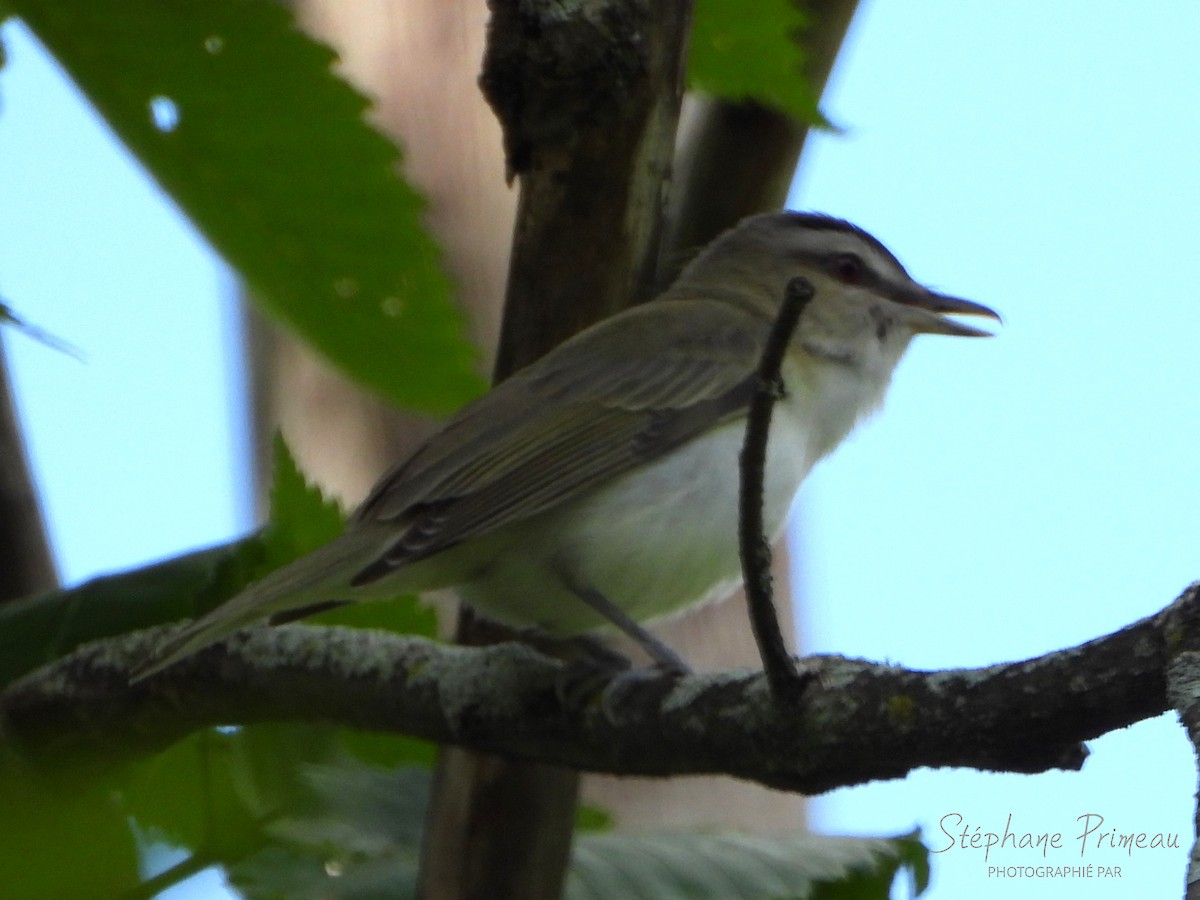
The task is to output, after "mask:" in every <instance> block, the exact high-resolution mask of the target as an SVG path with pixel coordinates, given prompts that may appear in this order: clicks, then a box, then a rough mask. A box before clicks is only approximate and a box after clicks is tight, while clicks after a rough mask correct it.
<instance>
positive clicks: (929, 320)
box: [888, 284, 1003, 337]
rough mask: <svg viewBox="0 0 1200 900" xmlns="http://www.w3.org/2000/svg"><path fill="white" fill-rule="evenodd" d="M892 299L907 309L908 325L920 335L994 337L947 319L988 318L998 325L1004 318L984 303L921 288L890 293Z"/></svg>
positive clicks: (909, 286) (917, 285)
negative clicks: (952, 317) (954, 317)
mask: <svg viewBox="0 0 1200 900" xmlns="http://www.w3.org/2000/svg"><path fill="white" fill-rule="evenodd" d="M888 299H889V300H892V301H894V302H895V303H899V304H901V305H902V306H905V307H907V308H908V309H907V310H906V315H905V316H904V319H905V321H906V322H907V323H908V325H909V327H911V328H912V329H913V330H914V331H916V332H917V333H918V334H952V335H958V336H959V337H991V336H992V333H991V332H990V331H984V330H982V329H980V328H973V327H971V326H970V325H963V324H962V323H961V322H957V321H955V320H954V319H950V318H947V316H987V317H988V318H991V319H995V320H996V321H997V322H1001V321H1003V320H1002V319H1001V318H1000V314H999V313H998V312H996V311H995V310H994V309H991V308H989V307H987V306H984V305H983V304H982V303H974V302H972V301H970V300H963V299H961V298H959V297H950V296H948V295H946V294H938V293H936V292H934V291H931V290H928V289H927V288H923V287H921V286H920V285H919V284H913V285H905V286H904V287H902V288H899V289H896V290H894V291H889V292H888Z"/></svg>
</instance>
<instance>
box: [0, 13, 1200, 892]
mask: <svg viewBox="0 0 1200 900" xmlns="http://www.w3.org/2000/svg"><path fill="white" fill-rule="evenodd" d="M914 17H916V18H914ZM1197 34H1200V6H1198V5H1197V4H1195V3H1192V2H1185V0H1175V2H1168V0H1160V2H1158V3H1155V4H1153V5H1152V6H1150V7H1146V8H1145V9H1144V10H1143V11H1142V13H1141V14H1140V15H1138V16H1131V15H1130V14H1129V9H1128V7H1126V6H1121V7H1118V6H1117V5H1116V4H1110V3H1084V2H1079V0H1076V2H1068V0H1055V2H1038V3H1032V2H1025V3H1016V4H986V5H985V4H964V3H955V2H949V0H941V2H928V3H923V4H908V3H905V4H901V3H884V2H874V3H867V4H865V8H864V9H863V10H862V12H861V14H860V16H859V19H858V21H857V22H856V24H855V26H854V28H853V30H852V33H851V36H850V39H849V40H848V42H847V45H846V48H845V51H844V53H843V56H842V59H841V60H840V63H839V66H838V69H837V71H836V73H835V77H834V79H833V83H832V84H831V87H830V91H829V94H828V95H827V98H826V102H825V107H826V111H827V113H828V114H829V115H830V116H831V117H832V118H833V119H834V120H835V121H836V122H838V123H839V124H841V125H842V126H844V127H845V129H846V130H845V133H844V134H841V135H822V136H820V137H818V138H816V139H815V140H814V141H813V142H812V145H811V146H810V149H809V152H808V154H807V157H806V159H805V160H804V165H803V167H802V170H801V171H802V174H801V177H800V178H799V180H798V183H797V186H796V190H795V192H794V203H795V205H797V206H798V207H800V208H809V209H820V210H823V211H827V212H831V213H834V214H837V215H840V216H844V217H846V218H849V219H851V220H853V221H855V222H857V223H858V224H860V225H862V226H863V227H865V228H867V229H868V230H870V231H872V232H873V233H874V234H876V235H877V236H878V237H879V238H880V239H882V240H883V241H884V242H885V243H887V244H888V245H889V246H890V247H891V248H892V250H894V251H895V252H896V254H897V255H898V256H899V257H900V258H901V259H902V260H903V261H904V262H905V263H906V264H907V265H908V267H909V269H910V271H912V273H913V274H914V275H915V276H916V277H917V278H920V279H923V280H925V281H927V282H930V283H932V284H934V285H936V286H937V287H939V288H941V289H944V290H946V291H948V292H951V293H956V294H959V295H962V296H966V297H970V298H972V299H975V300H978V301H980V302H983V303H986V304H988V305H990V306H993V307H995V308H997V309H998V310H1000V311H1001V312H1002V313H1003V314H1004V316H1005V320H1006V324H1005V326H1004V327H1003V328H1002V329H1000V333H999V336H998V337H996V338H995V339H993V340H991V341H986V342H985V341H967V340H955V339H950V338H940V337H925V338H921V339H919V340H918V341H917V342H916V343H915V345H914V347H913V349H912V352H911V354H910V356H909V358H908V359H907V360H906V361H905V362H904V364H903V365H902V366H901V369H900V371H899V372H898V374H897V377H896V382H895V385H894V389H893V391H892V394H891V397H890V400H889V402H888V404H887V407H886V409H885V410H884V411H883V412H882V413H881V414H880V415H879V416H877V417H876V418H875V419H874V420H873V421H872V422H870V423H868V424H867V425H866V426H865V427H864V428H862V429H861V430H860V431H859V433H858V434H857V435H856V436H855V437H854V438H853V439H852V440H851V442H850V443H849V445H848V446H846V447H844V448H843V449H842V450H840V451H839V453H838V454H836V456H835V457H834V458H833V459H832V460H830V461H829V462H828V463H826V464H824V465H822V466H821V467H820V468H819V469H818V470H817V472H816V473H814V475H813V477H812V479H810V482H809V484H808V485H807V486H806V488H805V490H804V494H803V498H802V500H803V502H802V506H801V514H800V516H799V523H798V524H799V528H798V532H799V536H798V541H799V543H800V546H801V550H800V552H799V553H798V554H797V559H798V561H799V566H800V571H799V572H798V573H797V580H798V582H799V583H801V584H802V586H803V593H804V596H805V598H806V605H805V607H804V610H803V611H802V613H801V616H800V618H801V621H802V622H803V627H804V629H805V635H806V643H807V645H808V647H809V648H810V649H812V650H816V651H822V652H839V653H846V654H849V655H858V656H865V657H869V658H872V659H888V660H892V661H895V662H898V663H902V664H906V665H913V666H922V667H945V666H960V665H984V664H988V663H992V662H996V661H1000V660H1008V659H1019V658H1022V657H1025V656H1028V655H1032V654H1037V653H1041V652H1045V651H1047V650H1052V649H1055V648H1058V647H1062V646H1066V645H1069V644H1074V643H1077V642H1080V641H1083V640H1086V639H1088V638H1091V637H1094V636H1097V635H1100V634H1103V633H1106V632H1108V631H1110V630H1112V629H1114V628H1117V627H1119V626H1121V625H1123V624H1125V623H1127V622H1129V621H1131V620H1133V619H1135V618H1138V617H1140V616H1144V615H1147V614H1149V613H1152V612H1154V611H1155V610H1157V609H1159V608H1160V607H1162V606H1163V605H1165V604H1166V603H1167V602H1169V601H1170V600H1171V599H1172V598H1173V597H1174V596H1175V595H1176V594H1177V593H1178V592H1179V591H1180V590H1181V589H1182V588H1183V587H1184V586H1185V585H1186V584H1187V583H1188V582H1189V581H1190V580H1192V579H1195V578H1197V577H1200V553H1197V549H1198V547H1200V540H1198V538H1200V526H1198V525H1197V523H1196V516H1195V508H1196V503H1197V499H1198V498H1200V474H1198V472H1197V466H1196V464H1195V445H1196V442H1197V440H1198V438H1200V434H1198V428H1197V424H1196V423H1197V413H1198V411H1200V400H1198V397H1197V391H1196V387H1195V381H1196V377H1195V375H1194V372H1195V365H1194V361H1193V360H1194V357H1195V352H1194V349H1193V348H1194V343H1195V339H1196V338H1195V336H1196V335H1197V334H1200V304H1197V302H1196V300H1195V299H1194V294H1195V290H1194V288H1193V286H1192V284H1191V283H1190V278H1191V271H1190V268H1191V267H1190V264H1189V263H1190V261H1191V258H1192V256H1193V255H1194V254H1193V249H1192V243H1193V241H1194V240H1195V239H1196V234H1195V231H1196V228H1195V222H1196V212H1195V211H1196V210H1197V209H1200V175H1197V170H1196V165H1195V162H1194V157H1195V156H1196V152H1197V151H1196V148H1197V146H1200V128H1198V125H1197V123H1198V118H1200V117H1198V114H1197V112H1196V107H1197V93H1198V90H1200V60H1198V59H1197V57H1196V55H1195V53H1194V41H1195V36H1196V35H1197ZM4 38H5V42H6V45H7V48H8V50H9V54H10V61H9V64H8V66H7V67H6V68H5V69H4V70H3V71H0V103H2V104H3V105H2V108H0V210H3V211H4V214H3V215H2V216H0V296H3V297H4V298H5V299H6V300H7V302H9V303H10V304H11V305H12V306H13V307H14V308H15V309H16V310H17V311H18V312H19V313H20V314H22V315H24V316H26V317H27V318H29V319H30V320H32V321H33V322H35V323H37V324H38V325H41V326H43V327H45V328H48V329H50V330H52V331H55V332H57V333H58V334H60V335H62V336H63V337H64V338H67V339H68V340H70V341H71V342H73V343H74V344H76V345H78V346H79V347H81V348H82V350H83V351H84V353H85V354H86V356H87V362H86V363H85V364H82V365H81V364H80V363H78V362H76V361H75V360H73V359H70V358H69V357H66V356H63V355H61V354H57V353H54V352H52V351H50V350H47V349H45V348H44V347H41V346H39V345H36V344H32V343H31V342H30V341H28V340H26V339H25V338H23V337H22V336H20V335H16V334H12V333H9V332H6V333H5V334H4V340H5V345H6V348H7V350H8V352H9V353H10V359H11V362H12V367H13V370H14V377H15V380H16V384H17V389H18V393H19V398H20V403H21V409H22V412H23V414H24V415H25V418H26V423H27V428H28V434H29V440H30V443H31V447H32V451H33V454H34V458H35V466H36V469H37V474H38V479H39V485H40V487H41V489H42V491H43V495H44V497H45V500H46V505H47V511H48V515H49V519H50V522H51V528H52V531H53V534H54V538H55V542H56V547H57V550H58V553H59V556H60V559H61V560H62V566H63V572H64V575H65V577H66V578H67V580H68V581H77V580H79V579H82V578H85V577H87V576H88V575H91V574H93V573H96V572H100V571H107V570H111V569H117V568H122V567H126V566H131V565H136V564H140V563H142V562H145V561H147V560H149V559H153V558H157V557H162V556H166V555H172V554H175V553H178V552H181V551H183V550H186V549H189V548H191V547H194V546H198V545H202V544H207V543H211V542H213V541H216V540H220V539H223V538H225V537H227V536H229V535H231V534H233V533H235V532H236V531H238V530H239V529H240V528H244V527H246V525H247V524H248V518H247V513H246V510H247V508H248V506H247V504H246V502H245V500H244V499H242V498H241V496H240V494H239V493H238V491H237V490H236V488H235V487H234V485H235V484H236V483H237V482H238V480H239V478H240V475H239V474H238V473H240V471H241V463H240V461H239V460H240V459H241V458H242V456H243V454H242V450H241V448H242V438H241V437H240V432H241V429H240V424H241V418H242V413H241V412H240V410H239V408H238V406H237V400H236V398H237V396H238V393H239V384H240V377H241V376H240V374H239V369H238V363H237V354H238V349H239V348H238V346H237V340H236V323H235V319H234V313H233V307H232V301H231V291H230V285H231V283H232V280H231V277H230V276H229V275H228V274H227V273H226V272H225V270H224V269H223V268H222V267H221V266H220V264H219V263H217V262H215V261H214V260H213V259H212V258H211V257H210V255H209V254H208V253H207V251H205V250H204V248H203V247H202V246H201V245H200V244H199V242H198V240H197V238H196V236H195V234H194V232H193V231H192V230H191V229H190V228H189V227H188V226H187V225H186V224H183V223H181V222H180V221H179V219H178V217H177V216H176V215H175V214H174V213H173V212H172V210H171V209H170V207H169V205H166V204H164V202H163V200H162V197H161V194H160V192H158V191H157V189H156V188H154V187H153V186H152V185H147V184H146V183H145V180H144V178H142V176H141V175H140V174H139V173H138V171H137V170H136V168H135V167H133V166H132V165H131V164H130V163H129V161H128V159H127V157H126V155H125V154H124V152H123V151H122V150H120V149H119V148H116V147H114V146H113V145H112V142H111V140H110V138H109V137H108V136H107V134H106V133H105V132H104V130H103V128H102V127H101V128H98V127H97V126H96V124H95V117H94V116H93V115H92V114H91V113H90V112H88V111H86V110H85V109H82V108H81V107H80V105H79V103H78V101H77V100H75V99H74V98H73V97H72V95H71V93H70V91H69V90H67V89H66V88H64V87H63V85H62V83H61V79H60V78H59V77H58V76H56V75H55V74H54V72H53V70H52V69H51V68H50V67H49V66H48V65H47V63H46V62H45V61H44V60H43V59H41V58H40V55H39V53H38V51H37V50H36V49H35V48H34V46H33V45H32V44H31V43H30V42H29V41H28V40H27V39H26V37H25V35H24V34H23V32H22V31H21V30H20V29H19V28H17V27H13V26H8V27H6V28H5V29H4ZM181 334H182V335H186V340H183V341H178V340H172V341H170V342H169V341H168V340H167V339H166V337H165V336H170V337H172V338H175V337H177V336H178V335H181ZM1091 749H1092V757H1091V759H1090V760H1089V762H1088V764H1087V766H1086V768H1085V770H1084V772H1083V773H1081V774H1057V775H1045V776H1037V777H1018V776H997V775H981V774H978V773H974V772H965V771H955V772H945V771H937V772H930V771H922V772H919V773H916V774H915V775H913V776H912V777H910V778H908V779H906V780H905V781H903V782H894V783H889V784H882V785H872V786H868V787H865V788H859V789H855V790H847V791H838V792H835V793H834V794H833V795H831V796H830V797H829V798H826V799H823V800H821V801H819V802H818V803H817V804H816V807H815V808H816V820H817V822H818V824H819V825H820V826H821V827H822V829H823V830H828V831H831V832H852V833H886V832H900V831H907V830H909V829H911V828H913V827H914V826H918V825H919V826H921V827H923V828H924V829H925V830H926V836H927V839H928V840H929V842H930V844H931V845H932V846H935V847H937V846H941V845H942V843H943V842H944V840H943V838H942V837H941V835H940V833H939V832H938V830H937V825H938V821H939V819H940V818H941V817H942V816H944V815H946V814H947V813H954V812H957V813H960V814H962V815H963V817H964V818H965V819H966V820H967V821H968V822H970V823H972V824H979V825H982V826H983V827H984V830H989V829H995V830H1000V829H1002V828H1003V827H1004V823H1005V818H1006V816H1007V815H1008V814H1009V813H1012V814H1013V816H1014V820H1013V821H1014V828H1015V829H1016V830H1019V831H1030V832H1034V833H1037V832H1043V831H1051V832H1053V831H1062V832H1063V833H1064V835H1066V837H1067V842H1068V845H1069V846H1070V847H1071V849H1072V851H1074V847H1075V844H1074V841H1073V838H1072V836H1073V835H1074V834H1075V833H1076V831H1077V829H1078V825H1077V822H1076V818H1077V817H1078V816H1080V815H1082V814H1085V813H1099V814H1101V815H1103V816H1105V818H1106V821H1107V822H1108V823H1109V824H1111V825H1112V826H1113V827H1117V828H1118V829H1119V830H1121V831H1128V830H1135V831H1147V832H1150V833H1154V832H1159V831H1163V832H1176V833H1178V834H1179V839H1180V843H1181V845H1182V847H1183V848H1185V849H1184V850H1181V851H1179V852H1172V853H1164V852H1159V851H1141V852H1135V853H1134V854H1133V855H1132V856H1127V855H1125V854H1123V853H1122V854H1118V853H1116V852H1115V851H1111V850H1110V851H1107V852H1103V851H1100V852H1092V853H1090V854H1089V855H1088V856H1087V857H1085V858H1084V862H1085V863H1088V862H1090V863H1094V864H1096V865H1113V866H1121V867H1122V877H1121V878H1119V879H1108V880H1100V879H1089V880H1066V881H1064V880H1054V879H1045V878H1043V879H1032V880H1022V881H1021V882H1019V883H1013V882H1003V881H996V880H992V879H988V878H987V872H986V868H985V866H984V863H983V860H982V858H981V856H980V855H979V854H977V853H974V852H971V851H950V852H947V853H942V854H939V855H937V856H935V857H934V859H933V862H934V877H935V887H934V889H933V891H932V892H931V893H930V894H929V896H931V897H934V898H939V900H946V898H959V897H963V896H971V897H973V898H989V897H1011V896H1018V895H1019V896H1022V897H1029V898H1042V897H1045V898H1051V897H1053V898H1062V897H1075V896H1079V897H1083V896H1087V897H1089V898H1092V897H1101V898H1104V897H1114V898H1115V897H1121V898H1126V897H1130V896H1175V895H1178V894H1180V893H1181V885H1182V879H1183V875H1184V867H1185V864H1186V848H1187V847H1188V846H1189V845H1190V842H1191V839H1192V835H1191V824H1190V822H1191V811H1192V795H1193V792H1194V790H1195V785H1196V776H1195V770H1194V765H1193V762H1192V757H1191V751H1190V748H1189V746H1188V744H1187V742H1186V740H1184V738H1183V737H1182V735H1181V733H1180V732H1179V730H1178V728H1177V726H1176V725H1175V724H1174V723H1173V721H1172V720H1171V719H1169V718H1167V717H1164V718H1162V719H1160V720H1157V721H1154V722H1149V723H1143V724H1141V725H1138V726H1135V727H1134V728H1131V729H1128V730H1126V731H1123V732H1120V733H1117V734H1113V735H1110V736H1108V737H1105V738H1102V739H1101V740H1098V741H1095V742H1094V743H1093V744H1092V745H1091ZM993 861H996V858H995V857H994V858H993ZM999 861H1000V862H1001V863H1002V864H1004V865H1036V864H1039V863H1042V862H1043V860H1041V859H1040V858H1035V857H1034V856H1033V855H1031V854H1029V853H1028V852H1025V851H1022V852H1015V851H1008V852H1007V853H1006V854H1005V855H1003V856H1000V857H999ZM1045 862H1049V863H1052V864H1060V865H1078V864H1079V859H1078V856H1077V855H1076V854H1075V853H1074V852H1064V853H1063V854H1062V855H1060V856H1057V857H1056V856H1054V855H1053V854H1052V855H1051V857H1050V858H1049V859H1047V860H1045Z"/></svg>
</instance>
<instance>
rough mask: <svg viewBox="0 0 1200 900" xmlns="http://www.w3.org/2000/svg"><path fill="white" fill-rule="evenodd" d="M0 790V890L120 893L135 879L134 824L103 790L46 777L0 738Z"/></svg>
mask: <svg viewBox="0 0 1200 900" xmlns="http://www.w3.org/2000/svg"><path fill="white" fill-rule="evenodd" d="M0 798H2V799H0V808H2V809H3V812H2V813H0V873H3V875H0V883H3V895H4V896H5V897H20V898H22V900H84V898H88V897H119V896H123V895H124V894H125V892H126V891H129V890H131V889H132V888H134V887H135V886H136V885H137V884H138V883H139V882H140V881H141V878H140V875H139V871H138V853H137V844H136V841H135V839H134V835H133V832H132V831H131V830H130V828H129V822H128V819H127V818H126V817H125V815H124V814H123V812H122V810H121V808H120V804H119V802H117V800H116V798H114V797H113V796H112V794H111V792H110V791H107V790H104V789H101V788H98V787H96V786H94V785H93V786H86V785H85V786H82V787H81V786H80V785H79V784H77V783H74V782H73V781H72V782H71V783H60V782H51V781H48V780H46V779H45V778H44V777H43V775H42V773H40V772H38V771H37V770H36V769H35V768H33V767H32V766H31V765H30V764H29V762H28V761H27V760H24V759H21V758H18V757H17V755H16V754H14V753H12V752H11V748H6V747H4V746H3V745H0Z"/></svg>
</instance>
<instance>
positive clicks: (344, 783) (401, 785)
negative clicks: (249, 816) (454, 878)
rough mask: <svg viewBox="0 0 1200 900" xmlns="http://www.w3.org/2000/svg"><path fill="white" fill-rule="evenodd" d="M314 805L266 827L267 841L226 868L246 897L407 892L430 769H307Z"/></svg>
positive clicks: (330, 898)
mask: <svg viewBox="0 0 1200 900" xmlns="http://www.w3.org/2000/svg"><path fill="white" fill-rule="evenodd" d="M306 778H307V781H308V783H309V786H310V788H311V789H312V802H311V804H309V806H308V807H307V808H306V809H303V810H300V811H297V812H296V813H295V814H293V815H290V816H286V817H282V818H280V819H279V820H278V821H276V822H275V823H274V824H273V825H272V826H271V828H270V833H271V836H272V838H273V839H274V840H273V843H272V844H271V845H270V846H268V847H267V848H265V849H264V850H263V851H262V852H260V853H258V854H255V856H253V857H252V858H250V859H247V860H245V861H244V862H241V863H238V864H236V865H234V866H231V867H230V869H229V876H230V880H231V881H232V883H233V884H234V886H235V887H236V888H237V889H238V891H239V892H240V893H241V894H242V895H243V896H244V897H246V898H248V900H259V898H262V900H266V898H276V897H290V898H293V900H310V898H311V900H350V898H363V900H366V898H374V897H397V898H403V897H413V896H415V892H416V876H417V865H418V861H419V859H420V847H421V829H422V827H423V825H424V821H425V809H426V806H427V805H428V802H429V783H430V776H429V772H428V770H425V769H410V768H401V769H397V770H392V771H387V770H383V769H379V768H375V767H373V766H367V765H364V764H362V763H355V762H351V761H345V760H343V761H339V762H338V763H336V764H334V765H328V766H310V767H309V768H308V769H307V772H306Z"/></svg>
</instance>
